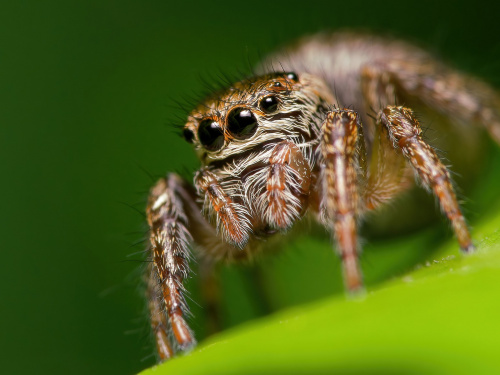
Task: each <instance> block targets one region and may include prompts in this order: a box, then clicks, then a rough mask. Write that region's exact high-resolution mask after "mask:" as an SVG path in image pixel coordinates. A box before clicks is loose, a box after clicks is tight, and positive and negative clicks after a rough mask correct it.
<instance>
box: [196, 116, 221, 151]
mask: <svg viewBox="0 0 500 375" xmlns="http://www.w3.org/2000/svg"><path fill="white" fill-rule="evenodd" d="M198 139H199V140H200V142H201V144H202V145H203V147H205V148H206V149H207V150H209V151H217V150H220V149H221V148H222V146H224V134H223V133H222V129H221V128H220V126H219V124H218V123H217V122H216V121H213V120H210V119H208V120H203V121H202V122H200V126H198Z"/></svg>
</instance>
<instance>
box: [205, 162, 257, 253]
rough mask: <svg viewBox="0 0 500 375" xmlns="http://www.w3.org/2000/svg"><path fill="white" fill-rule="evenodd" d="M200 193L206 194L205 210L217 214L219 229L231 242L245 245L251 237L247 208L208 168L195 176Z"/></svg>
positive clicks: (239, 245)
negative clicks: (232, 195) (235, 199)
mask: <svg viewBox="0 0 500 375" xmlns="http://www.w3.org/2000/svg"><path fill="white" fill-rule="evenodd" d="M195 185H196V187H197V189H198V193H199V195H201V196H205V203H204V210H209V216H213V215H215V217H216V223H217V230H219V231H222V233H223V235H222V237H223V238H224V239H225V240H226V241H227V242H229V243H231V244H234V245H236V246H238V247H239V248H243V247H245V245H246V244H247V242H248V239H249V232H250V230H251V229H250V223H249V219H248V218H247V211H246V209H245V208H244V207H243V206H242V205H241V204H239V203H237V202H234V201H233V199H232V198H231V197H230V196H228V195H227V194H226V192H225V191H224V189H223V188H222V186H221V185H220V184H219V181H218V180H217V177H216V176H215V175H214V174H213V173H212V172H210V171H209V170H208V169H202V170H200V171H199V172H198V173H197V174H196V177H195Z"/></svg>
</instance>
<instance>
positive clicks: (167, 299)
mask: <svg viewBox="0 0 500 375" xmlns="http://www.w3.org/2000/svg"><path fill="white" fill-rule="evenodd" d="M180 189H182V187H181V180H180V178H179V177H178V176H176V175H174V174H170V175H169V176H168V177H167V178H166V179H161V180H159V181H158V182H157V183H156V185H155V186H154V187H153V188H152V189H151V193H150V196H149V199H148V206H147V210H146V212H147V219H148V224H149V226H150V243H151V252H152V258H153V264H154V267H153V270H152V272H153V273H154V275H152V276H151V277H152V279H151V280H158V282H159V288H160V289H161V295H162V298H163V304H164V307H165V310H166V311H165V312H166V316H167V318H168V324H169V328H170V329H171V331H172V336H173V338H174V340H175V343H176V345H175V346H177V347H179V348H180V349H181V350H187V349H188V348H190V347H192V346H193V345H194V344H195V339H194V336H193V333H192V331H191V329H190V328H189V326H188V324H187V323H186V320H185V316H186V314H188V307H187V305H186V301H185V298H184V292H185V291H184V287H183V284H182V283H183V280H184V279H185V278H186V277H188V275H189V265H188V261H189V258H190V252H189V243H190V242H191V241H192V239H191V235H190V234H189V232H188V230H187V226H188V219H187V216H186V212H185V208H184V204H183V201H182V199H181V197H180V195H179V190H180ZM150 282H153V281H150ZM150 290H151V291H152V292H150V297H151V298H156V292H155V290H154V289H153V288H152V286H150ZM151 303H152V305H150V309H151V313H152V325H153V329H157V327H158V324H161V325H163V324H164V321H163V320H162V319H161V318H160V319H159V318H158V308H159V307H158V305H156V303H157V301H152V302H151ZM166 337H167V330H160V334H157V335H156V340H157V347H158V352H159V354H160V357H163V358H162V359H167V358H169V355H170V351H171V346H170V345H169V343H168V340H167V339H166ZM169 348H170V349H169Z"/></svg>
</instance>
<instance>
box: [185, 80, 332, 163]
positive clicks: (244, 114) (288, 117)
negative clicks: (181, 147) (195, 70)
mask: <svg viewBox="0 0 500 375" xmlns="http://www.w3.org/2000/svg"><path fill="white" fill-rule="evenodd" d="M331 98H332V94H331V92H330V90H329V89H328V88H327V86H326V84H325V83H324V82H323V81H322V80H320V79H318V78H316V77H314V76H311V75H309V74H306V73H302V74H300V75H299V74H296V73H294V72H287V73H272V74H266V75H263V76H259V77H254V78H250V79H246V80H243V81H240V82H237V83H235V84H234V85H233V86H231V87H229V88H227V89H225V90H223V91H221V92H218V93H215V94H214V95H212V96H211V97H209V98H208V99H207V100H206V101H204V102H203V103H202V104H200V105H199V106H198V107H197V108H196V109H195V110H194V111H193V112H191V114H190V115H189V117H188V122H187V124H186V125H185V127H184V129H183V135H184V138H185V139H186V140H187V141H188V142H190V143H193V144H194V146H195V148H196V150H197V153H198V156H199V158H200V159H201V161H202V163H203V164H204V165H207V164H210V163H211V162H212V161H220V160H224V159H227V158H231V157H233V156H235V155H238V154H242V153H244V152H247V151H252V150H258V148H259V147H260V146H264V145H266V144H270V143H273V142H276V141H282V140H284V139H290V140H296V141H298V142H300V141H304V140H305V141H307V140H310V139H311V138H313V137H315V132H314V129H313V128H314V127H315V126H317V124H318V123H320V122H321V118H322V117H324V112H325V111H324V110H323V109H324V107H325V103H327V102H331Z"/></svg>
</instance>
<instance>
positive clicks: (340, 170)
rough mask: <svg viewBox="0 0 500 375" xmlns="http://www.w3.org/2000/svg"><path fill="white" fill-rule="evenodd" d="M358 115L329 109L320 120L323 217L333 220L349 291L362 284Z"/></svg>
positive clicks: (356, 288)
mask: <svg viewBox="0 0 500 375" xmlns="http://www.w3.org/2000/svg"><path fill="white" fill-rule="evenodd" d="M359 128H360V124H359V117H358V115H357V114H356V112H354V111H351V110H345V109H344V110H336V111H332V112H329V113H328V115H327V118H326V119H325V121H324V122H323V127H322V139H321V145H320V146H321V155H322V159H323V160H322V161H323V168H324V169H323V174H322V177H321V178H322V191H323V199H322V205H323V209H324V210H325V215H326V219H327V220H328V221H333V228H332V229H333V233H334V235H335V238H336V241H337V245H338V251H339V253H340V256H341V258H342V265H343V272H344V280H345V284H346V287H347V289H348V290H349V291H356V290H359V289H361V288H362V283H363V282H362V274H361V269H360V266H359V259H358V248H359V244H358V236H357V219H358V210H359V202H358V188H357V185H358V171H357V164H358V156H357V150H358V139H359V135H358V131H359Z"/></svg>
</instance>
